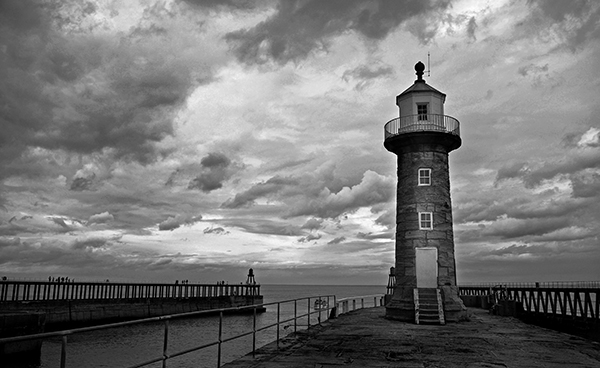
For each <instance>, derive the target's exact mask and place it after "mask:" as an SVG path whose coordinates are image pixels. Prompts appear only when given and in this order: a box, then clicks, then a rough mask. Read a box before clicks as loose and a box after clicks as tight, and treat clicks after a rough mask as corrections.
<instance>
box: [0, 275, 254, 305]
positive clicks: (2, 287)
mask: <svg viewBox="0 0 600 368" xmlns="http://www.w3.org/2000/svg"><path fill="white" fill-rule="evenodd" d="M231 295H239V296H252V295H260V285H258V284H231V285H229V284H188V283H185V284H183V283H182V284H179V283H177V284H160V283H155V284H131V283H119V282H50V281H12V280H7V281H0V303H2V302H25V301H26V302H31V301H50V300H71V301H73V300H117V299H155V298H161V299H166V298H170V299H175V298H179V299H181V298H206V297H218V296H231Z"/></svg>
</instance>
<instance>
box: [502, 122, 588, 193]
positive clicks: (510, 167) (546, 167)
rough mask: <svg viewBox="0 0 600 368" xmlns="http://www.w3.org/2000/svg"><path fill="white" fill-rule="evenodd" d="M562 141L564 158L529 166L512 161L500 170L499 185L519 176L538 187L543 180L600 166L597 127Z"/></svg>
mask: <svg viewBox="0 0 600 368" xmlns="http://www.w3.org/2000/svg"><path fill="white" fill-rule="evenodd" d="M584 139H585V141H584ZM563 142H565V148H566V149H565V154H564V159H561V160H560V161H548V162H545V163H543V164H542V165H541V166H538V167H529V165H528V164H526V163H521V162H518V163H509V164H507V165H505V166H503V167H501V168H500V169H499V170H498V173H497V175H496V184H498V183H499V182H500V181H502V180H505V179H510V178H518V179H521V180H522V181H523V183H524V185H525V187H526V188H535V187H538V186H539V185H540V184H542V182H543V181H545V180H551V179H554V178H555V177H557V176H560V175H566V176H571V175H575V176H577V175H579V174H580V173H581V172H583V171H585V170H587V169H594V168H598V167H600V144H599V143H600V133H598V132H597V130H595V129H594V128H590V129H589V130H588V131H587V132H585V133H583V134H578V135H577V136H574V135H573V134H569V135H567V136H566V137H565V138H564V140H563ZM575 142H578V143H575Z"/></svg>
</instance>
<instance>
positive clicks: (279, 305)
mask: <svg viewBox="0 0 600 368" xmlns="http://www.w3.org/2000/svg"><path fill="white" fill-rule="evenodd" d="M280 307H281V303H277V350H279V321H280V318H279V313H280Z"/></svg>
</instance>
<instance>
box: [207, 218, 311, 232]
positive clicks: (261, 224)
mask: <svg viewBox="0 0 600 368" xmlns="http://www.w3.org/2000/svg"><path fill="white" fill-rule="evenodd" d="M219 223H223V224H225V225H227V226H228V227H237V228H240V229H243V230H244V231H246V232H249V233H253V234H264V235H283V236H301V235H305V234H306V232H305V231H303V230H302V229H301V228H300V226H296V225H290V224H289V223H287V222H281V221H272V220H266V219H264V218H262V217H256V218H252V219H251V221H249V220H248V219H247V218H239V219H238V218H235V217H229V218H226V219H219Z"/></svg>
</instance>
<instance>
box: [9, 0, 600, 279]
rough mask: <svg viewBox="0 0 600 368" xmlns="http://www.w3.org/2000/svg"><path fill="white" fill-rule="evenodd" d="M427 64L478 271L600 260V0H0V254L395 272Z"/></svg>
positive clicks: (89, 275)
mask: <svg viewBox="0 0 600 368" xmlns="http://www.w3.org/2000/svg"><path fill="white" fill-rule="evenodd" d="M428 52H430V53H431V66H430V69H431V75H430V76H429V77H426V78H425V79H426V80H427V82H428V83H429V84H430V85H432V86H433V87H435V88H436V89H438V90H440V91H442V92H444V93H446V94H447V99H446V105H445V112H446V114H448V115H451V116H454V117H456V118H457V119H458V120H459V121H460V123H461V135H462V139H463V145H462V147H461V148H460V149H458V150H457V151H454V152H452V153H451V154H450V171H451V187H452V200H453V209H454V230H455V242H456V254H457V259H456V261H457V272H458V281H459V283H467V282H477V281H499V280H502V281H557V280H599V279H600V266H599V264H600V241H599V233H600V206H599V205H598V202H599V200H600V118H599V116H600V103H599V102H600V98H599V97H600V74H599V72H598V71H599V70H600V2H597V1H569V2H566V1H562V0H549V1H541V0H531V1H513V0H509V1H499V0H493V1H492V0H490V1H479V0H478V1H475V0H442V1H434V0H430V1H411V0H404V1H400V0H398V1H385V0H379V1H377V0H371V1H366V0H365V1H353V0H331V1H320V0H313V1H310V0H305V1H291V0H290V1H287V0H281V1H275V0H274V1H245V0H240V1H236V0H227V1H225V0H224V1H217V0H172V1H171V0H165V1H161V0H135V1H134V0H128V1H116V0H115V1H112V0H97V1H69V2H66V1H58V0H57V1H50V0H49V1H43V0H37V1H35V0H0V274H2V275H6V276H9V277H17V278H47V277H48V276H69V277H71V278H75V279H80V280H98V279H105V278H110V279H113V280H130V281H142V280H143V281H169V282H171V281H172V280H175V279H189V280H190V281H194V282H196V281H204V282H211V283H212V282H215V281H217V280H228V281H230V282H238V281H243V280H245V275H246V274H247V269H248V268H251V267H252V268H254V269H255V272H256V275H257V280H258V281H259V282H262V283H300V284H313V283H318V284H385V283H386V282H387V272H388V270H389V267H390V266H393V262H394V230H395V213H394V210H395V201H396V194H395V185H396V161H395V158H396V157H395V156H394V155H393V154H392V153H389V152H387V151H386V150H385V148H384V147H383V126H384V124H385V123H386V122H387V121H389V120H391V119H393V118H394V117H397V115H398V109H397V107H396V105H395V96H396V95H397V94H399V93H401V92H402V91H403V90H404V89H406V88H407V87H409V86H410V85H411V84H412V83H413V81H414V80H415V75H414V64H415V63H416V62H417V61H419V60H422V61H423V62H426V60H427V53H428Z"/></svg>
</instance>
